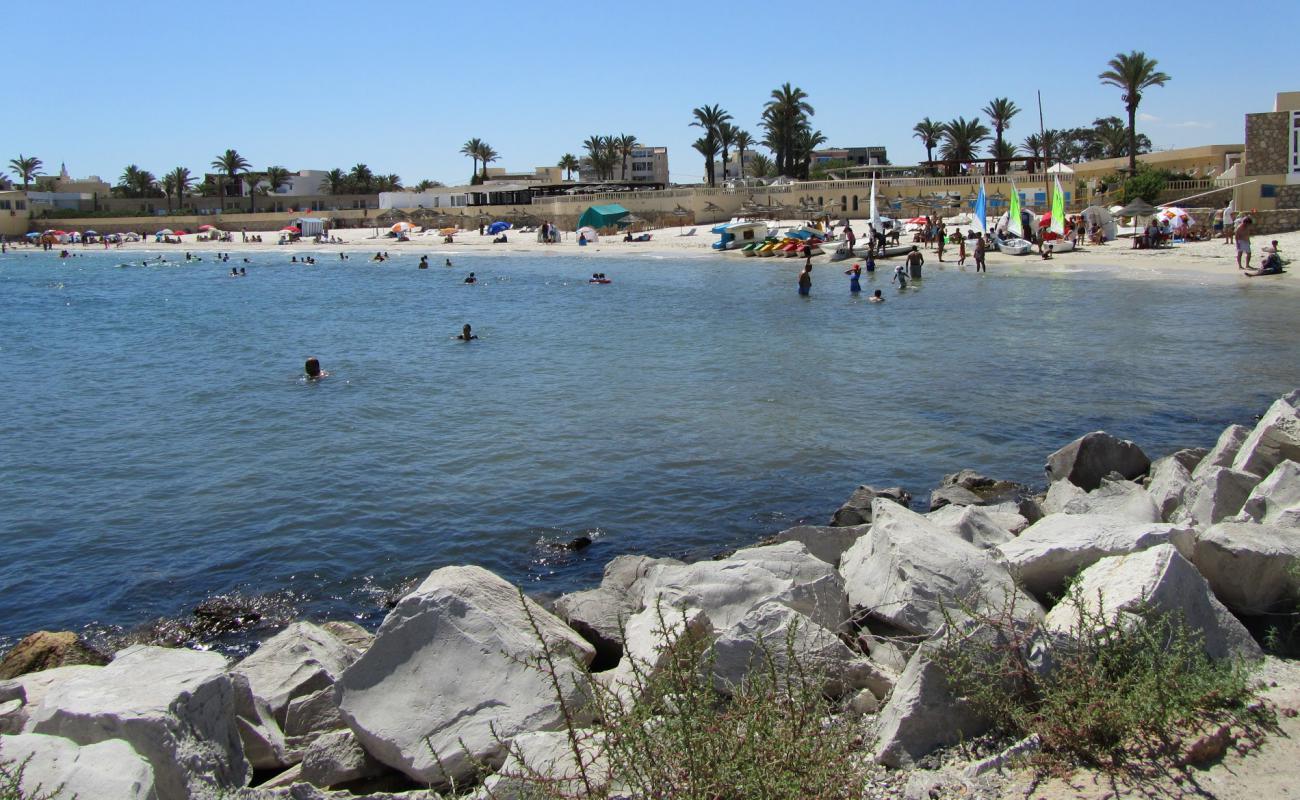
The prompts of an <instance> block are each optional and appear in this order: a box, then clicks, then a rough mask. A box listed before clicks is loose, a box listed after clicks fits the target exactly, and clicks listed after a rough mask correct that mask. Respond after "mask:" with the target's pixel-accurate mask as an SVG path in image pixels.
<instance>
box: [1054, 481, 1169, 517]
mask: <svg viewBox="0 0 1300 800" xmlns="http://www.w3.org/2000/svg"><path fill="white" fill-rule="evenodd" d="M1062 510H1063V511H1064V512H1065V513H1066V514H1104V515H1106V516H1110V517H1122V518H1123V519H1127V520H1131V521H1133V522H1160V521H1161V515H1160V509H1159V507H1157V506H1156V502H1155V500H1153V499H1152V498H1151V495H1149V494H1147V492H1146V490H1145V489H1143V488H1142V487H1141V486H1138V485H1137V484H1136V483H1133V482H1132V481H1111V480H1106V479H1104V478H1103V479H1102V481H1101V486H1100V487H1098V488H1097V489H1094V490H1093V491H1091V492H1088V493H1087V494H1085V495H1084V496H1082V497H1076V498H1075V499H1073V500H1071V501H1070V502H1068V503H1066V504H1065V508H1064V509H1062Z"/></svg>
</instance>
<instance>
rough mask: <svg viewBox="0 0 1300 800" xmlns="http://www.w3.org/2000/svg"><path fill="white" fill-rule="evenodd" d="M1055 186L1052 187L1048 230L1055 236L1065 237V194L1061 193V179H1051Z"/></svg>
mask: <svg viewBox="0 0 1300 800" xmlns="http://www.w3.org/2000/svg"><path fill="white" fill-rule="evenodd" d="M1053 180H1054V181H1056V185H1055V186H1053V187H1052V224H1051V226H1050V227H1049V228H1048V230H1050V231H1051V232H1052V233H1054V234H1056V235H1057V236H1064V235H1065V193H1064V192H1062V191H1061V179H1060V178H1053Z"/></svg>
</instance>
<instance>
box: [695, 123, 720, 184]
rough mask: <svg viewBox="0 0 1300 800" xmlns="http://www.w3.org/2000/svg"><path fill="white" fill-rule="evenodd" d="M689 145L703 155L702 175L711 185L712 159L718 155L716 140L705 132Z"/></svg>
mask: <svg viewBox="0 0 1300 800" xmlns="http://www.w3.org/2000/svg"><path fill="white" fill-rule="evenodd" d="M691 147H694V148H695V151H696V152H697V153H699V154H700V155H702V156H704V176H705V179H706V180H707V181H708V182H709V185H710V186H712V185H713V159H715V158H717V157H718V140H717V139H714V138H711V137H710V136H708V135H707V134H706V135H704V136H701V137H700V138H698V139H696V140H695V141H694V142H692V143H691Z"/></svg>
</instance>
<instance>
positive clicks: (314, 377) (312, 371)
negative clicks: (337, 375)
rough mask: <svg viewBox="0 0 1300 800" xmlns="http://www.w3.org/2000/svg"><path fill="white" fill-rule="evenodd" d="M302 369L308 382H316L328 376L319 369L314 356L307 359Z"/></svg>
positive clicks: (318, 363)
mask: <svg viewBox="0 0 1300 800" xmlns="http://www.w3.org/2000/svg"><path fill="white" fill-rule="evenodd" d="M302 369H303V372H306V373H307V380H309V381H318V380H320V379H321V378H328V377H329V376H330V374H329V373H328V372H326V371H325V370H323V369H321V368H320V361H319V360H317V358H316V356H311V357H309V358H308V359H307V363H306V364H304V365H303V368H302Z"/></svg>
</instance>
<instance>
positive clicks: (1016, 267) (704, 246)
mask: <svg viewBox="0 0 1300 800" xmlns="http://www.w3.org/2000/svg"><path fill="white" fill-rule="evenodd" d="M800 222H801V221H800V220H785V221H783V222H782V223H781V224H782V226H783V227H784V226H790V225H797V224H799V223H800ZM854 224H855V227H856V228H857V229H858V230H865V229H866V227H867V224H866V221H865V220H857V221H855V223H854ZM691 227H692V226H685V227H683V228H676V227H672V228H662V229H652V230H649V231H647V232H648V233H650V234H652V238H651V240H650V241H649V242H624V241H623V240H622V238H621V237H620V236H613V237H602V238H601V239H600V241H598V242H596V243H594V244H589V245H587V246H585V247H580V246H578V238H577V236H576V235H575V234H574V233H573V232H571V231H565V232H564V233H563V239H562V241H561V242H559V243H558V244H551V245H547V244H541V243H539V242H537V240H536V238H537V237H536V234H535V233H513V232H511V233H512V234H513V235H510V236H509V241H508V242H507V243H503V244H493V243H492V240H493V238H494V237H492V236H490V235H487V234H484V235H481V236H480V235H479V233H478V231H477V230H469V231H463V232H461V233H459V234H457V235H456V236H455V237H454V239H455V240H454V243H453V244H445V243H444V242H443V240H442V237H441V235H438V234H437V233H436V232H431V233H430V235H428V236H426V235H424V234H423V233H416V234H415V235H413V236H412V237H411V239H410V241H407V242H398V241H397V240H396V239H392V238H387V237H385V236H382V235H376V230H378V231H380V232H386V228H379V229H375V228H348V229H342V230H337V231H334V235H336V236H337V237H338V238H340V239H342V240H343V243H342V244H337V243H336V244H319V245H317V244H314V243H312V242H310V241H303V242H299V243H297V244H291V245H279V244H277V241H278V239H279V237H278V234H276V233H272V232H264V233H262V234H261V236H262V238H263V239H264V240H265V241H264V242H263V243H260V244H258V243H245V242H241V241H240V240H239V234H235V236H234V241H233V242H201V241H198V236H197V235H196V234H189V235H186V236H182V237H179V238H180V239H181V243H180V244H157V243H154V242H153V240H152V239H150V240H149V241H147V242H135V243H127V244H124V245H123V246H121V247H112V248H110V249H111V250H114V251H117V252H121V253H132V254H136V253H143V254H146V255H148V256H156V255H158V254H160V253H167V254H175V255H176V256H178V257H181V258H183V257H184V253H185V252H187V251H188V252H191V253H210V252H223V253H230V254H231V256H232V258H233V257H235V256H247V255H249V254H251V253H274V254H276V255H282V256H283V257H284V260H285V261H288V260H289V258H290V257H291V256H292V255H299V254H300V257H301V255H307V254H312V255H315V256H316V258H317V260H318V261H320V262H321V264H323V265H324V264H328V263H329V261H330V259H331V258H333V259H336V260H337V255H336V254H337V253H339V252H346V253H348V254H349V257H350V258H352V259H357V258H365V257H368V256H372V255H374V253H376V252H387V253H389V254H390V255H394V256H407V257H410V256H414V257H419V256H421V255H428V256H429V259H430V261H431V262H433V263H439V262H440V261H441V260H442V259H445V258H452V259H453V260H455V259H457V258H460V257H473V256H484V255H490V256H512V255H525V256H534V257H536V256H553V255H565V256H579V257H583V258H592V259H599V258H602V257H627V256H657V257H668V258H672V257H676V258H727V259H733V260H736V261H742V262H752V263H754V264H755V265H760V264H766V265H771V264H773V263H778V264H779V263H789V264H790V265H791V269H792V271H795V270H794V265H796V264H799V265H802V263H803V259H801V258H790V259H780V258H762V259H759V258H746V257H745V256H743V255H741V254H740V253H739V252H736V251H729V252H725V253H720V252H718V251H715V250H713V249H712V248H711V244H712V243H713V242H714V241H716V240H717V236H716V235H714V234H711V233H709V228H710V227H712V226H711V225H696V226H693V227H694V228H695V230H696V233H695V235H694V236H682V235H681V233H682V232H683V231H686V230H690V228H691ZM1273 239H1277V240H1278V244H1279V246H1280V247H1281V250H1282V253H1283V254H1284V256H1286V257H1287V258H1288V260H1294V259H1295V258H1296V257H1297V256H1298V255H1300V231H1293V232H1289V233H1282V234H1272V235H1267V236H1256V237H1254V238H1253V240H1252V244H1253V247H1254V256H1253V258H1252V262H1251V265H1252V267H1254V266H1258V265H1259V263H1260V261H1262V259H1263V253H1262V250H1263V247H1264V246H1265V245H1266V244H1268V243H1269V242H1270V241H1272V240H1273ZM904 241H906V235H905V238H904ZM61 249H67V250H69V251H71V252H74V253H75V252H94V251H102V250H103V246H102V245H59V246H56V247H55V250H56V251H57V250H61ZM35 250H36V248H30V247H18V248H11V250H10V252H13V253H23V252H33V251H35ZM828 251H829V248H828ZM923 252H924V253H925V258H926V266H927V267H928V268H930V269H934V268H935V267H937V266H938V264H937V262H936V259H935V254H934V251H933V250H926V249H924V247H923ZM322 254H324V256H323V257H322ZM944 255H945V259H944V267H945V268H954V269H955V268H956V257H957V252H956V248H953V247H951V246H950V247H948V248H946V249H945V252H944ZM898 260H900V261H901V259H898ZM232 263H233V262H232ZM851 263H852V260H845V261H841V262H836V263H835V264H834V266H836V267H842V268H844V269H847V268H848V266H849V265H850V264H851ZM884 263H892V262H884ZM987 263H988V268H989V271H990V272H993V273H998V272H1002V273H1007V272H1012V273H1015V274H1024V275H1057V276H1060V275H1072V274H1080V273H1083V274H1090V275H1093V274H1101V275H1105V276H1107V277H1113V278H1116V279H1125V280H1164V281H1172V282H1178V283H1192V284H1204V285H1207V286H1226V285H1231V284H1246V283H1250V284H1260V285H1268V286H1278V287H1280V286H1287V287H1297V286H1300V281H1297V280H1296V279H1295V277H1294V274H1295V273H1294V272H1290V271H1289V272H1287V273H1286V274H1283V275H1280V276H1264V277H1260V278H1247V277H1245V276H1244V275H1242V273H1241V271H1239V270H1238V269H1237V265H1236V248H1234V247H1233V246H1232V244H1231V243H1228V244H1225V243H1224V242H1223V241H1222V240H1218V241H1210V242H1188V243H1185V244H1177V245H1174V246H1173V247H1170V248H1165V249H1160V250H1133V249H1131V248H1130V241H1129V240H1128V239H1118V240H1116V241H1113V242H1109V243H1107V244H1105V245H1101V246H1088V247H1085V248H1083V249H1082V250H1080V251H1076V252H1072V253H1063V254H1061V255H1058V256H1056V257H1054V258H1052V259H1051V260H1049V261H1044V260H1042V259H1041V258H1039V257H1038V255H1037V254H1036V253H1035V254H1031V255H1027V256H1008V255H1004V254H1002V253H998V252H990V253H989V254H988V257H987ZM813 264H814V266H822V265H829V264H830V262H829V261H828V260H827V257H826V256H820V257H816V258H814V259H813ZM965 269H966V270H967V271H970V272H974V259H973V257H968V258H967V264H966V267H965Z"/></svg>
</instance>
